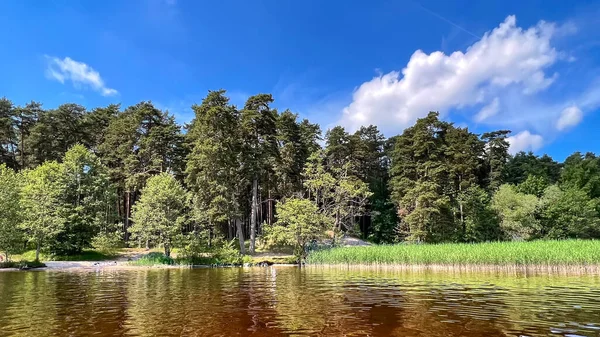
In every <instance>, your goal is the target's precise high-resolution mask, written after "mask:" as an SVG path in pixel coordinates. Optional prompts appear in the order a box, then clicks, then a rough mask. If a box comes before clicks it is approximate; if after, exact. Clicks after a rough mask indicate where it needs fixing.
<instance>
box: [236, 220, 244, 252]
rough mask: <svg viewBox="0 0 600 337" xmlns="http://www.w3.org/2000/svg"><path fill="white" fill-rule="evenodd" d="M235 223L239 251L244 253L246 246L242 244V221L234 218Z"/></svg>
mask: <svg viewBox="0 0 600 337" xmlns="http://www.w3.org/2000/svg"><path fill="white" fill-rule="evenodd" d="M235 225H236V227H237V236H238V240H239V241H240V253H242V254H246V247H245V245H244V230H243V229H242V221H241V220H240V219H235Z"/></svg>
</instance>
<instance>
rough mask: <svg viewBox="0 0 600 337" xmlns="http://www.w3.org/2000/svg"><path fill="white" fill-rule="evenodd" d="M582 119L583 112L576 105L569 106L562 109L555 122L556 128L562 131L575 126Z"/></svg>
mask: <svg viewBox="0 0 600 337" xmlns="http://www.w3.org/2000/svg"><path fill="white" fill-rule="evenodd" d="M582 119H583V113H582V112H581V109H579V108H578V107H577V106H570V107H568V108H566V109H564V110H563V111H562V113H561V114H560V118H559V119H558V121H557V122H556V128H557V129H558V130H559V131H562V130H564V129H566V128H569V127H571V126H575V125H577V124H579V122H581V120H582Z"/></svg>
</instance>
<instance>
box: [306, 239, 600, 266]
mask: <svg viewBox="0 0 600 337" xmlns="http://www.w3.org/2000/svg"><path fill="white" fill-rule="evenodd" d="M307 264H309V265H353V266H370V267H373V266H394V267H397V268H404V269H415V268H417V269H419V268H420V269H465V270H469V269H470V270H481V269H504V270H507V269H515V270H517V269H519V270H522V269H531V270H536V269H537V270H547V271H555V270H556V271H558V270H563V271H564V270H567V269H568V270H571V271H576V270H580V271H583V272H597V271H599V270H600V267H599V266H600V241H598V240H560V241H557V240H543V241H542V240H540V241H529V242H486V243H473V244H469V243H447V244H398V245H380V246H377V245H373V246H360V247H338V248H331V249H326V250H319V251H314V252H312V253H311V254H310V255H309V256H308V259H307ZM582 268H583V270H582Z"/></svg>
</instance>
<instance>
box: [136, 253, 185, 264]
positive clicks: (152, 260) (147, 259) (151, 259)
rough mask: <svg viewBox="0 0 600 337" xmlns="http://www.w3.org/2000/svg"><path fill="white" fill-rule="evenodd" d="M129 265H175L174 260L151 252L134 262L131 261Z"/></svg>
mask: <svg viewBox="0 0 600 337" xmlns="http://www.w3.org/2000/svg"><path fill="white" fill-rule="evenodd" d="M130 264H131V265H134V266H156V265H172V264H175V260H173V259H172V258H170V257H168V256H166V255H165V254H163V253H159V252H152V253H148V254H146V255H144V256H142V257H140V258H139V259H137V260H135V261H131V262H130Z"/></svg>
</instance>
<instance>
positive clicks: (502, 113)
mask: <svg viewBox="0 0 600 337" xmlns="http://www.w3.org/2000/svg"><path fill="white" fill-rule="evenodd" d="M0 11H1V12H2V13H3V14H4V15H3V17H4V18H3V20H0V34H2V36H1V37H2V39H1V41H2V51H3V52H2V53H0V71H1V73H2V74H3V78H4V81H1V82H0V95H3V96H6V97H7V98H9V99H11V100H12V101H13V102H14V103H16V104H24V103H26V102H28V101H30V100H36V101H40V102H42V103H43V104H44V106H45V107H47V108H53V107H56V106H57V105H59V104H62V103H66V102H75V103H79V104H82V105H85V106H87V107H88V108H93V107H96V106H103V105H107V104H109V103H122V105H123V106H128V105H131V104H135V103H137V102H139V101H141V100H152V101H153V102H154V103H155V104H157V106H159V107H160V108H162V109H168V110H169V111H170V112H171V113H173V114H175V115H176V117H177V119H178V120H179V121H180V122H185V121H189V120H190V119H191V118H192V117H193V115H192V112H191V109H190V106H191V105H192V104H193V103H200V101H201V99H202V97H204V95H206V93H207V91H208V90H210V89H220V88H224V89H227V90H228V93H229V96H230V98H231V100H232V102H233V103H235V104H238V105H241V104H243V102H244V100H245V98H246V97H247V96H248V95H251V94H256V93H260V92H269V93H272V94H273V95H274V97H275V100H276V102H275V106H276V107H277V108H279V109H286V108H289V109H291V110H292V111H294V112H297V113H299V114H300V115H301V116H302V117H307V118H309V119H310V120H311V121H314V122H318V123H320V124H321V126H322V127H323V129H326V128H327V127H330V126H332V125H336V124H341V125H344V126H345V127H347V128H348V129H349V130H354V129H355V128H357V127H358V126H360V125H362V124H376V125H378V126H379V127H380V129H382V130H383V131H384V132H385V134H386V135H387V136H391V135H394V134H398V133H400V132H402V130H403V129H404V128H405V127H407V126H409V125H411V124H412V123H413V122H414V120H415V119H416V118H418V117H421V116H423V115H425V114H427V112H428V111H429V110H439V111H440V113H441V114H442V116H443V118H444V119H447V120H450V121H453V122H455V123H456V124H458V125H461V126H469V128H470V129H472V130H474V131H475V132H484V131H488V130H494V129H500V128H502V129H510V130H513V138H511V139H510V140H511V146H512V147H511V150H512V151H517V150H521V149H522V150H534V151H535V152H536V153H539V154H541V153H549V154H550V155H552V156H554V157H555V158H556V159H558V160H563V159H564V158H565V157H566V156H567V155H569V154H570V153H572V152H574V151H582V152H586V151H593V152H600V148H599V145H598V144H600V142H599V141H600V136H598V130H599V127H600V113H599V111H598V110H600V109H599V108H600V29H598V27H600V2H598V1H564V0H560V1H558V0H536V1H530V0H518V1H512V0H502V1H491V0H490V1H479V2H475V1H466V0H462V1H438V0H420V1H312V0H305V1H287V0H283V1H282V0H272V1H192V0H190V1H185V0H146V1H138V0H129V1H110V0H109V1H80V2H76V1H58V0H54V1H2V2H0Z"/></svg>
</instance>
